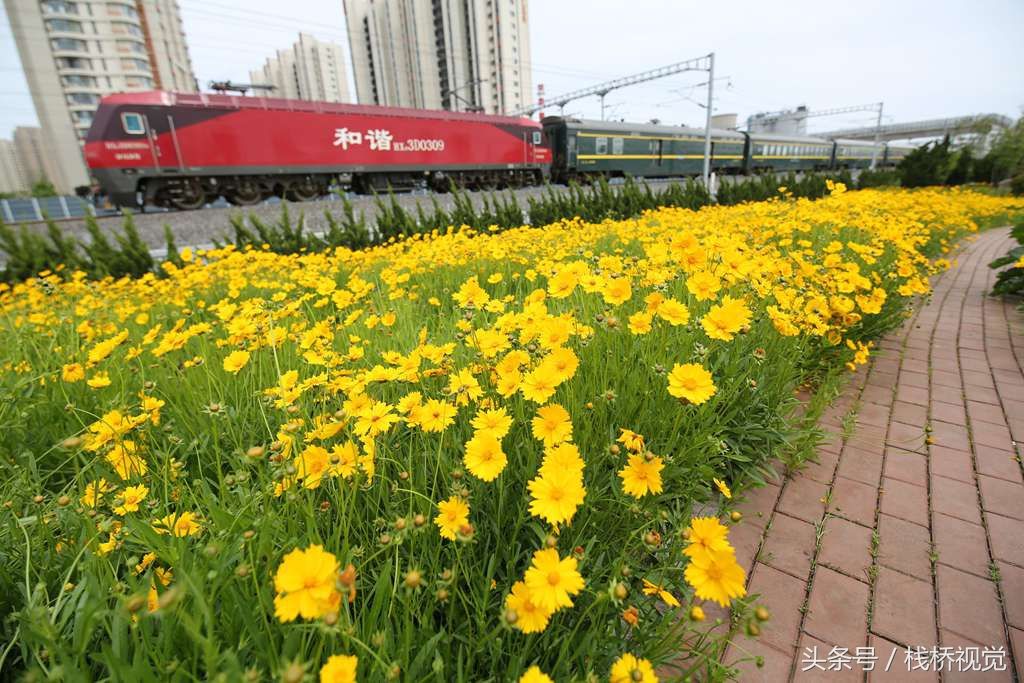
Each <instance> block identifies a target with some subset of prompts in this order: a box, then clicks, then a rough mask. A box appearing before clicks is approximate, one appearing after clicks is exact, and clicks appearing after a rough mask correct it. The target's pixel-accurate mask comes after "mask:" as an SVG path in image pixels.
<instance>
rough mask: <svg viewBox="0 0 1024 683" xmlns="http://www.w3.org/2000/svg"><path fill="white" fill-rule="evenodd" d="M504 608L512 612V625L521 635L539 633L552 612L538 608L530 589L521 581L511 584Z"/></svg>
mask: <svg viewBox="0 0 1024 683" xmlns="http://www.w3.org/2000/svg"><path fill="white" fill-rule="evenodd" d="M505 607H506V608H507V609H510V610H514V611H515V613H516V620H515V622H514V623H513V624H512V625H513V626H514V627H515V628H516V629H518V630H520V631H522V632H523V633H540V632H541V631H543V630H544V629H546V628H547V627H548V620H549V619H550V618H551V614H552V610H550V609H546V608H543V607H541V606H539V605H538V604H537V603H536V602H535V601H534V600H533V599H532V595H531V593H530V589H529V588H527V586H526V584H525V583H524V582H522V581H516V582H515V583H514V584H512V592H511V593H509V594H508V595H506V596H505Z"/></svg>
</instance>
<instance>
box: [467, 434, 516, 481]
mask: <svg viewBox="0 0 1024 683" xmlns="http://www.w3.org/2000/svg"><path fill="white" fill-rule="evenodd" d="M465 463H466V469H468V470H469V471H470V473H471V474H472V475H473V476H475V477H477V478H478V479H482V480H484V481H494V480H495V479H497V478H498V475H499V474H501V471H502V470H503V469H505V465H507V464H508V457H507V456H506V455H505V451H503V450H502V449H501V440H500V439H498V438H497V437H496V436H494V434H492V433H491V432H477V433H476V434H474V435H473V438H472V439H470V440H469V441H467V442H466V457H465Z"/></svg>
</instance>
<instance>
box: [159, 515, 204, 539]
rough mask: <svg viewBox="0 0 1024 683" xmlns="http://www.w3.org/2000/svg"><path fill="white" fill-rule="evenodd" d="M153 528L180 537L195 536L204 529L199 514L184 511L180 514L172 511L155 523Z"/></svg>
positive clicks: (160, 532)
mask: <svg viewBox="0 0 1024 683" xmlns="http://www.w3.org/2000/svg"><path fill="white" fill-rule="evenodd" d="M153 530H154V531H156V532H157V533H158V534H167V533H170V534H172V535H174V536H177V537H179V538H183V537H185V536H195V535H197V534H199V532H201V531H202V530H203V527H202V525H201V524H200V523H199V516H198V515H197V514H196V513H194V512H183V513H181V514H180V515H175V514H174V513H171V514H169V515H167V516H166V517H162V518H160V519H158V520H156V522H154V523H153Z"/></svg>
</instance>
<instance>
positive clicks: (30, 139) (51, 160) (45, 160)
mask: <svg viewBox="0 0 1024 683" xmlns="http://www.w3.org/2000/svg"><path fill="white" fill-rule="evenodd" d="M12 139H13V141H14V150H15V153H16V154H17V155H18V165H19V167H20V168H21V177H22V179H23V180H24V181H25V184H26V185H27V186H28V187H31V186H32V185H34V184H36V183H37V182H39V181H40V180H49V181H50V182H51V183H55V186H56V181H55V180H54V179H55V178H57V177H59V176H60V173H61V168H60V164H59V161H58V159H57V158H56V157H54V155H53V154H52V153H51V147H50V145H48V144H47V140H46V135H45V134H44V132H43V129H42V128H39V127H36V126H18V127H17V128H15V129H14V135H13V136H12ZM26 189H28V188H26Z"/></svg>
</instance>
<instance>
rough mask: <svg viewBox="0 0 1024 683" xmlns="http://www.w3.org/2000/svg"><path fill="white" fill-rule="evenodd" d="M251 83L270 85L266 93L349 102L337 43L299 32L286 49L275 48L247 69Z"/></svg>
mask: <svg viewBox="0 0 1024 683" xmlns="http://www.w3.org/2000/svg"><path fill="white" fill-rule="evenodd" d="M249 80H250V81H252V82H253V83H255V84H260V85H272V86H274V90H273V91H271V92H267V93H259V94H266V95H267V96H268V97H283V98H286V99H293V100H310V101H320V102H350V101H351V98H350V96H349V89H348V76H347V75H346V74H345V51H344V49H343V48H342V47H341V45H338V44H337V43H327V42H324V41H320V40H317V39H316V38H314V37H313V36H311V35H309V34H306V33H300V34H299V40H298V42H296V43H295V44H294V45H292V47H291V48H290V49H288V50H278V51H277V54H276V55H275V56H273V57H268V58H267V61H266V63H265V64H264V65H263V66H262V67H260V68H259V69H257V70H255V71H250V72H249Z"/></svg>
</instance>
